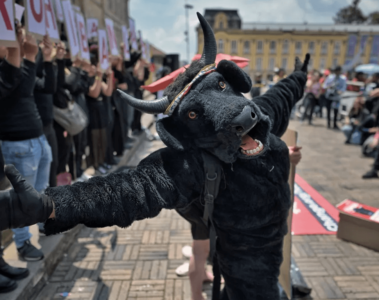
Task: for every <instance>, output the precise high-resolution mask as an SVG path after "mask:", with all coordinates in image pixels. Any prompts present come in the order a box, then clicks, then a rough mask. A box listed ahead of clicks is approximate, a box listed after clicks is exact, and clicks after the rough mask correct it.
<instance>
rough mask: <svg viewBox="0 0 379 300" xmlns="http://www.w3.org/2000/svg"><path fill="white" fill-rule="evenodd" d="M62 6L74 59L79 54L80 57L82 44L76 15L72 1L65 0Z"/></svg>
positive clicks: (71, 53)
mask: <svg viewBox="0 0 379 300" xmlns="http://www.w3.org/2000/svg"><path fill="white" fill-rule="evenodd" d="M62 8H63V15H64V24H65V29H66V34H67V36H68V42H69V48H70V49H69V50H70V55H71V59H72V60H74V59H75V58H76V57H77V56H79V57H80V45H79V39H78V35H77V29H76V24H75V17H74V13H73V10H72V7H71V1H70V0H63V1H62Z"/></svg>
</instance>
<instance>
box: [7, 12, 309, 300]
mask: <svg viewBox="0 0 379 300" xmlns="http://www.w3.org/2000/svg"><path fill="white" fill-rule="evenodd" d="M198 18H199V20H200V24H201V26H202V29H203V32H204V50H203V54H202V57H201V59H200V61H197V62H193V63H192V64H191V66H190V67H189V68H188V69H187V70H186V72H185V73H183V74H182V75H180V76H179V77H178V78H177V80H176V81H175V82H174V83H173V84H172V85H171V86H169V87H168V89H167V90H166V93H165V97H164V98H163V99H158V100H155V101H142V100H138V99H135V98H133V97H131V96H129V95H127V94H125V93H123V92H120V94H121V97H122V98H123V99H125V101H127V102H128V103H129V104H130V105H132V106H134V107H135V108H137V109H139V110H141V111H143V112H146V113H154V114H155V113H162V112H165V113H166V114H168V115H169V117H168V118H164V119H162V120H159V121H158V122H157V124H156V127H157V131H158V133H159V136H160V137H161V139H162V141H163V142H164V143H165V145H166V146H167V147H166V148H163V149H160V150H158V151H156V152H154V153H152V154H151V155H150V156H148V157H147V158H145V159H144V160H142V161H141V162H140V164H139V165H138V167H137V168H136V169H133V170H128V171H127V172H122V173H113V174H110V175H107V176H104V177H94V178H91V179H90V180H88V181H87V182H78V183H75V184H74V185H72V186H60V187H55V188H48V189H47V190H46V192H45V195H40V194H38V193H37V192H36V191H34V190H33V189H32V188H31V187H30V186H28V185H27V184H26V183H25V182H24V181H23V179H22V178H21V177H20V176H19V174H18V173H17V171H16V170H15V169H14V168H13V167H9V166H8V167H7V168H6V172H7V175H8V177H9V179H10V180H11V182H12V184H13V186H14V190H11V191H8V192H3V193H2V194H0V205H1V207H0V214H1V216H0V217H1V219H0V220H1V221H0V222H1V228H0V229H2V228H4V227H10V226H13V227H22V226H26V225H30V224H32V223H33V222H36V221H45V220H46V219H47V218H48V217H49V215H50V213H51V212H52V209H53V208H52V206H53V205H54V206H55V218H54V219H48V220H47V221H46V224H45V231H46V234H56V233H60V232H63V231H66V230H69V229H70V228H73V227H74V226H76V225H77V224H84V225H86V226H88V227H105V226H112V225H117V226H120V227H127V226H130V225H131V224H132V223H133V222H134V221H136V220H142V219H145V218H153V217H155V216H157V215H158V214H159V212H160V211H161V210H162V209H163V208H165V209H177V210H178V211H180V212H183V211H186V210H188V209H195V210H200V212H199V214H200V215H203V211H204V199H203V198H204V197H203V195H204V193H203V189H204V183H205V181H206V179H207V174H205V171H204V167H203V163H204V161H203V155H202V153H204V152H206V153H208V155H211V156H212V157H213V158H214V159H216V160H217V161H218V163H219V164H220V165H221V166H222V178H221V183H220V190H219V193H218V197H217V199H216V200H215V201H214V206H213V213H212V212H209V213H211V214H212V220H213V221H212V222H213V223H214V227H215V231H216V233H217V236H218V238H217V245H216V254H217V257H218V267H219V268H220V271H221V274H222V276H223V277H224V279H225V288H224V290H223V291H222V294H221V299H233V300H241V299H257V300H258V299H266V300H274V299H279V291H278V286H277V283H278V275H279V267H280V265H281V262H282V242H283V237H284V235H285V234H286V232H287V226H286V219H287V215H288V211H289V208H290V203H291V201H290V189H289V186H288V183H287V180H288V176H289V166H290V163H289V155H288V148H287V147H286V145H285V143H284V142H282V141H281V140H280V136H281V135H282V134H283V133H284V132H285V130H286V128H287V126H288V123H289V117H290V113H291V109H292V107H293V106H294V105H295V103H296V102H297V101H298V100H299V99H300V98H301V97H302V96H303V89H304V86H305V83H306V80H307V76H306V69H307V64H308V61H309V55H307V57H306V59H305V62H304V63H301V62H300V61H299V60H298V59H297V60H296V63H295V71H294V72H293V73H292V74H291V75H290V76H288V77H287V78H285V79H283V80H282V81H280V82H279V83H278V84H276V85H275V86H274V87H273V88H272V89H270V90H269V91H268V92H267V93H266V94H265V95H263V96H259V97H257V98H255V99H253V101H251V100H247V99H246V98H244V96H243V95H242V94H241V93H247V92H249V91H250V89H251V80H250V78H249V77H248V76H247V75H246V74H245V73H244V72H243V71H242V70H241V69H240V68H239V67H238V66H237V65H236V64H235V63H233V62H231V61H221V62H220V63H219V64H218V65H217V67H216V66H215V65H214V61H215V57H216V53H217V49H216V41H215V38H214V35H213V32H212V29H211V27H210V26H209V24H208V23H207V22H206V21H205V19H204V18H203V17H202V16H201V15H200V14H198ZM4 199H5V200H6V201H2V200H4ZM35 207H39V208H40V209H39V210H38V211H37V210H36V208H35ZM32 212H33V213H32ZM204 238H207V237H204Z"/></svg>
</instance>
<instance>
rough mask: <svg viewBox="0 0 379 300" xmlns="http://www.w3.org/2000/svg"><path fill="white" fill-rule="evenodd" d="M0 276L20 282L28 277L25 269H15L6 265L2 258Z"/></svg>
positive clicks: (0, 258) (0, 260) (27, 271)
mask: <svg viewBox="0 0 379 300" xmlns="http://www.w3.org/2000/svg"><path fill="white" fill-rule="evenodd" d="M0 275H3V276H5V277H8V278H9V279H12V280H20V279H24V278H25V277H28V276H29V270H28V269H26V268H15V267H12V266H10V265H8V264H7V263H6V262H5V260H4V259H3V257H1V256H0Z"/></svg>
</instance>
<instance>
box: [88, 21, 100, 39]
mask: <svg viewBox="0 0 379 300" xmlns="http://www.w3.org/2000/svg"><path fill="white" fill-rule="evenodd" d="M98 29H99V20H98V19H87V38H88V40H91V39H93V38H97V31H98Z"/></svg>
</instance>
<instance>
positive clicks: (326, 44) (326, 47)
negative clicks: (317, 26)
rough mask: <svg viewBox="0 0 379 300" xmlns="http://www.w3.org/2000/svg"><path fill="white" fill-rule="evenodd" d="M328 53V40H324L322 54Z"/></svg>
mask: <svg viewBox="0 0 379 300" xmlns="http://www.w3.org/2000/svg"><path fill="white" fill-rule="evenodd" d="M327 53H328V42H322V44H321V54H324V55H325V54H327Z"/></svg>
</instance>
